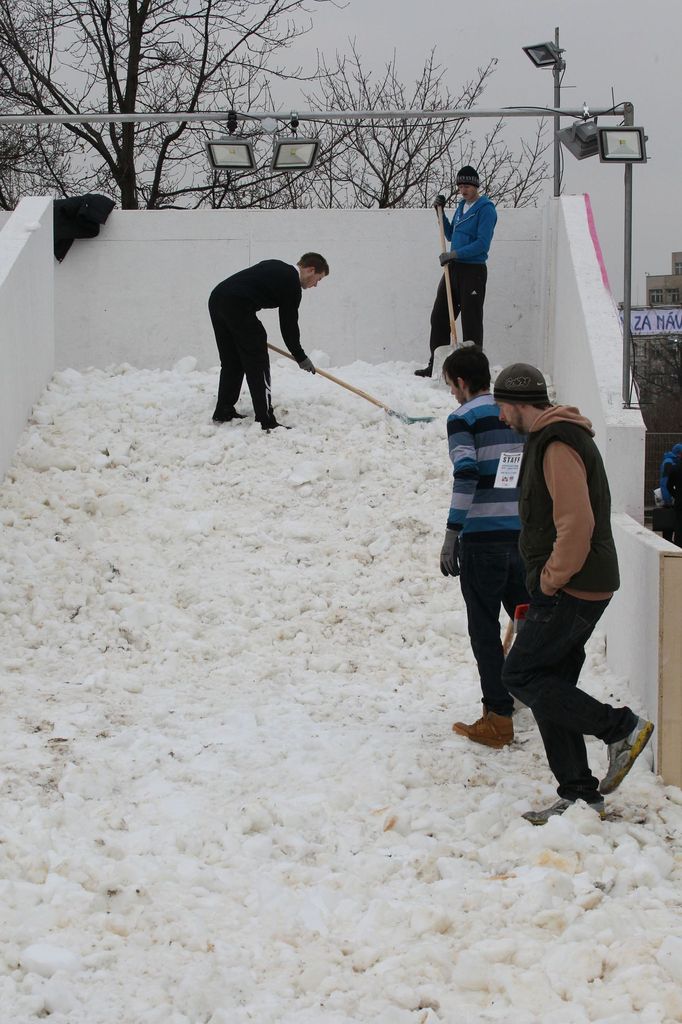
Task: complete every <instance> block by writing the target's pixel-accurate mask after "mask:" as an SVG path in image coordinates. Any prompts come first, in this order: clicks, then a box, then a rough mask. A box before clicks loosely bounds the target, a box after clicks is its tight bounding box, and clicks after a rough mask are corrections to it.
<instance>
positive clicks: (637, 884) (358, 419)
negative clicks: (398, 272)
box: [0, 357, 682, 1024]
mask: <svg viewBox="0 0 682 1024" xmlns="http://www.w3.org/2000/svg"><path fill="white" fill-rule="evenodd" d="M416 365H418V364H417V363H415V364H414V366H408V365H406V364H384V365H382V366H378V367H376V366H374V367H372V366H368V365H365V364H362V363H355V364H353V365H352V366H350V367H345V368H343V369H340V370H335V371H334V372H335V373H336V374H337V375H338V376H340V377H341V378H343V379H346V380H348V381H349V382H351V383H353V384H355V385H356V386H358V387H361V388H363V389H364V390H366V391H368V392H370V393H371V394H374V395H376V397H378V398H380V399H381V400H382V401H385V402H386V403H387V404H388V405H389V406H391V407H392V408H394V409H397V410H399V411H401V412H406V413H409V414H410V415H428V414H431V413H432V414H434V415H435V417H436V419H435V420H434V422H433V423H428V424H415V425H405V424H403V423H401V422H400V421H399V420H397V419H395V418H391V417H387V416H385V415H384V414H383V413H382V412H381V411H380V410H378V409H376V408H375V407H373V406H372V405H370V404H368V403H366V402H364V401H363V400H361V399H360V398H358V397H356V396H354V395H351V394H349V393H347V392H345V391H343V390H342V389H340V388H338V387H336V386H334V385H333V384H331V383H329V382H327V381H324V380H323V379H322V378H320V377H317V378H315V377H312V376H311V375H309V374H306V373H301V372H300V371H299V370H298V369H297V368H296V367H295V366H293V365H291V364H290V363H287V362H286V361H285V360H279V359H278V360H276V361H275V363H274V370H273V387H274V396H275V409H276V413H277V416H278V418H279V419H280V420H281V421H282V422H284V423H291V424H293V425H294V429H292V430H290V431H285V430H278V431H274V432H273V433H271V434H264V433H263V432H262V431H261V430H260V429H259V428H258V427H257V425H255V424H254V423H253V420H252V419H251V418H249V419H246V420H242V421H238V422H235V423H230V424H225V425H223V426H220V427H216V426H214V425H213V424H212V423H211V422H210V415H211V411H212V409H213V400H214V394H215V386H216V380H217V374H216V372H212V373H200V372H197V371H196V369H195V366H196V364H195V362H194V361H193V360H192V358H191V357H188V358H187V359H183V360H181V361H180V363H178V365H177V366H176V367H175V369H174V370H173V371H172V372H167V371H165V372H161V371H158V372H152V371H136V370H134V369H133V368H132V367H130V366H127V365H123V366H119V367H116V368H114V369H112V370H110V371H108V372H104V371H90V372H86V373H77V372H75V371H69V372H65V373H60V374H57V375H56V377H55V379H54V381H53V382H52V384H51V385H50V387H49V389H48V391H47V392H46V394H45V396H44V399H43V401H42V402H41V404H40V406H39V407H38V408H37V409H36V410H35V412H34V416H33V419H32V422H31V424H30V425H29V427H28V428H27V430H26V432H25V434H24V436H23V438H22V442H21V445H20V447H19V450H18V452H17V456H16V460H15V463H14V466H13V468H12V470H11V471H10V474H9V475H8V478H7V480H6V481H5V483H4V485H3V488H2V511H1V513H0V517H1V521H2V534H3V541H4V547H3V552H4V555H3V571H2V581H1V583H0V609H1V611H2V630H3V637H2V639H3V643H2V647H1V648H0V650H1V651H2V654H1V655H0V659H1V660H0V670H1V671H2V693H3V696H2V709H3V728H2V734H3V746H2V755H1V756H2V760H1V762H0V785H1V787H2V788H1V792H2V813H1V817H0V879H1V881H0V894H1V898H2V905H3V929H2V946H1V949H2V968H3V970H2V972H1V977H0V1005H2V1007H3V1019H5V1020H7V1021H10V1020H11V1021H12V1022H13V1024H22V1022H27V1024H28V1022H33V1021H39V1020H42V1019H44V1018H46V1017H48V1016H49V1018H50V1020H51V1021H53V1022H55V1024H67V1022H68V1024H115V1022H116V1024H118V1022H121V1024H199V1022H202V1024H247V1022H256V1021H257V1022H258V1024H317V1022H319V1021H324V1022H325V1024H358V1022H372V1024H436V1022H441V1024H445V1022H447V1024H454V1022H458V1024H459V1022H471V1024H473V1022H488V1021H504V1022H505V1024H508V1022H510V1021H513V1022H514V1024H536V1022H544V1021H552V1022H556V1024H583V1022H588V1021H589V1022H600V1024H606V1022H609V1024H610V1022H613V1024H616V1022H617V1024H631V1022H632V1024H634V1022H635V1021H636V1022H637V1024H642V1022H644V1024H665V1022H670V1024H672V1022H673V1021H679V1020H680V1019H682V996H681V995H680V991H681V989H680V984H681V981H682V933H681V931H680V924H679V905H680V896H679V892H680V887H679V886H680V836H681V827H682V795H681V794H680V792H679V791H678V790H675V789H672V788H668V789H666V788H665V787H663V786H662V784H661V783H660V781H658V780H656V779H655V778H654V777H653V776H652V775H651V774H650V772H649V771H648V770H647V766H646V764H641V765H640V764H638V765H637V766H636V768H635V770H634V771H633V772H632V774H631V776H630V777H629V778H628V780H627V781H626V782H625V783H624V785H623V786H622V787H621V789H619V790H618V791H617V793H616V794H614V796H613V797H612V798H609V800H608V809H609V819H608V820H606V821H604V822H600V821H599V819H598V818H597V816H596V815H594V813H593V812H591V811H589V810H588V809H587V808H584V807H580V806H579V807H575V808H572V809H571V810H570V811H569V812H567V813H566V814H565V815H564V817H563V818H561V819H555V820H552V821H551V822H550V823H549V824H548V825H547V826H546V827H544V828H533V827H532V826H531V825H529V824H527V823H526V822H524V821H523V820H522V819H521V818H520V815H521V813H522V812H523V811H524V810H527V809H528V808H529V807H530V806H537V805H538V804H539V805H544V803H545V802H546V801H548V800H550V801H551V800H552V799H553V796H554V788H553V784H552V780H551V776H550V774H549V771H548V769H547V766H546V763H545V759H544V755H543V753H542V749H541V745H540V742H539V739H538V735H537V732H536V729H535V727H534V724H533V722H532V719H531V718H530V716H529V713H528V712H527V711H522V712H520V713H519V714H518V715H517V718H516V730H517V735H518V740H517V742H516V743H515V744H514V746H513V747H511V748H508V749H505V750H501V751H494V750H486V749H479V748H476V747H475V746H474V745H472V744H470V743H468V742H467V741H466V740H465V739H463V738H461V737H457V736H455V735H454V734H453V733H452V732H451V729H450V727H451V723H452V722H453V721H454V720H456V719H458V718H465V719H467V720H472V719H473V718H474V717H476V716H477V714H478V701H479V698H480V693H479V688H478V683H477V677H476V671H475V667H474V664H473V660H472V657H471V654H470V650H469V644H468V639H467V635H466V621H465V616H464V610H463V605H462V601H461V597H460V594H459V587H458V585H457V583H456V582H455V581H453V580H446V579H444V578H443V577H442V576H441V575H440V572H439V570H438V555H439V550H440V544H441V540H442V533H443V529H444V525H445V518H446V514H447V508H448V504H449V490H450V466H449V461H448V457H447V446H446V441H445V417H446V414H447V412H448V411H449V410H450V409H451V408H452V399H451V398H450V396H449V395H448V393H447V391H446V390H445V389H444V388H443V387H442V385H439V384H438V383H437V382H435V381H423V380H420V379H418V378H415V377H414V376H413V374H412V371H413V369H414V368H415V366H416ZM239 408H240V411H242V412H245V413H247V414H249V416H251V409H250V405H249V401H248V396H246V395H245V397H244V398H242V401H241V404H240V407H239ZM584 680H585V685H586V686H587V687H588V688H589V689H590V690H591V692H594V693H595V694H596V695H598V696H602V697H607V696H608V695H611V694H613V695H614V700H615V701H616V702H621V701H625V700H628V694H627V692H626V691H625V687H624V684H623V682H622V680H618V679H615V678H614V677H613V676H612V675H610V674H609V672H608V671H607V670H606V668H605V665H604V661H603V656H602V649H601V641H600V639H599V638H598V637H596V638H595V639H594V641H593V643H592V645H591V648H590V652H589V655H588V660H587V664H586V668H585V673H584ZM630 702H631V698H630ZM590 749H591V756H592V761H593V764H594V766H595V768H597V770H600V769H603V767H604V763H605V756H604V751H603V748H602V747H601V745H600V744H598V743H592V744H591V747H590ZM642 761H644V758H642Z"/></svg>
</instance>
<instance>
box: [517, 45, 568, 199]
mask: <svg viewBox="0 0 682 1024" xmlns="http://www.w3.org/2000/svg"><path fill="white" fill-rule="evenodd" d="M523 51H524V53H525V54H526V55H527V56H528V58H529V59H530V60H532V62H533V64H535V67H536V68H551V69H552V75H553V76H554V111H555V113H554V195H555V196H558V195H561V144H560V140H559V130H560V128H561V115H560V114H558V113H557V111H558V110H559V109H560V108H561V79H562V76H563V72H564V71H565V70H566V61H565V60H564V59H563V57H562V56H561V55H562V53H563V52H564V51H563V50H562V49H561V47H560V46H559V29H558V28H555V29H554V42H553V43H551V42H549V43H535V44H534V45H532V46H524V47H523Z"/></svg>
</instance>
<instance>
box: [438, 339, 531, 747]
mask: <svg viewBox="0 0 682 1024" xmlns="http://www.w3.org/2000/svg"><path fill="white" fill-rule="evenodd" d="M443 377H444V378H445V381H446V383H447V384H448V385H449V387H450V391H451V393H452V394H453V395H454V396H455V398H456V399H457V401H458V402H459V403H460V407H459V409H457V411H456V412H452V413H450V415H449V416H448V422H447V429H448V448H449V452H450V459H451V461H452V466H453V486H452V501H451V504H450V512H449V514H448V523H447V530H446V531H445V540H444V543H443V548H442V551H441V556H440V569H441V572H442V573H443V575H444V576H459V578H460V585H461V588H462V596H463V598H464V603H465V605H466V610H467V621H468V628H469V638H470V640H471V649H472V651H473V653H474V657H475V659H476V664H477V666H478V673H479V676H480V680H481V691H482V698H483V715H482V716H481V718H479V719H478V720H477V721H475V722H474V723H473V724H471V725H467V724H465V723H464V722H455V724H454V725H453V727H452V728H453V730H454V732H456V733H459V734H460V735H461V736H467V737H468V738H469V739H470V740H474V742H476V743H483V744H485V745H486V746H488V747H497V748H499V747H504V746H506V745H507V744H508V743H511V742H512V740H513V739H514V727H513V725H512V717H511V716H512V711H513V707H514V701H513V698H512V697H511V695H510V694H509V691H508V690H507V689H506V687H504V686H503V685H502V678H501V677H502V665H503V662H504V653H503V650H502V642H501V639H500V607H501V605H504V608H505V610H506V612H507V614H508V615H509V616H510V618H513V617H514V611H515V608H516V606H517V605H518V604H525V603H527V602H528V594H527V591H526V587H525V583H524V568H523V563H522V561H521V556H520V554H519V549H518V543H519V531H520V528H521V524H520V522H519V515H518V499H519V489H518V475H519V468H520V463H521V456H522V454H523V446H524V440H525V439H524V438H523V437H522V436H521V435H520V434H518V433H516V432H515V431H514V430H512V429H511V428H510V427H508V426H507V425H506V424H505V423H503V422H502V420H501V419H500V415H499V409H498V408H497V406H496V405H495V402H494V400H493V397H492V395H491V394H490V367H489V364H488V360H487V358H486V356H485V355H484V354H483V351H482V350H481V349H480V348H479V347H478V346H477V345H472V344H469V345H466V344H465V345H463V346H462V347H461V348H458V349H455V351H454V352H452V353H451V354H450V355H449V356H448V357H447V359H446V360H445V363H444V364H443Z"/></svg>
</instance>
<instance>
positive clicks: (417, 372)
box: [414, 363, 433, 377]
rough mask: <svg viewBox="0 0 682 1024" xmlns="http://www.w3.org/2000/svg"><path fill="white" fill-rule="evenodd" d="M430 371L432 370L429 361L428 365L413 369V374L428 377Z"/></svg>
mask: <svg viewBox="0 0 682 1024" xmlns="http://www.w3.org/2000/svg"><path fill="white" fill-rule="evenodd" d="M432 371H433V363H429V365H428V366H425V367H424V369H423V370H415V371H414V375H415V377H430V376H431V373H432Z"/></svg>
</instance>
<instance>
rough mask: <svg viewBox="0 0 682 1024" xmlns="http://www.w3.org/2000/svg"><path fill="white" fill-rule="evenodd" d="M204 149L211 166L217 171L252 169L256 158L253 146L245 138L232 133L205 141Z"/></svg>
mask: <svg viewBox="0 0 682 1024" xmlns="http://www.w3.org/2000/svg"><path fill="white" fill-rule="evenodd" d="M206 151H207V153H208V159H209V160H210V163H211V167H213V168H215V170H217V171H228V170H235V171H253V170H255V167H256V158H255V156H254V155H253V146H252V144H251V143H250V142H247V140H246V139H240V138H238V137H235V136H234V135H226V136H224V137H223V138H220V139H212V140H211V141H209V142H207V143H206Z"/></svg>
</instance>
